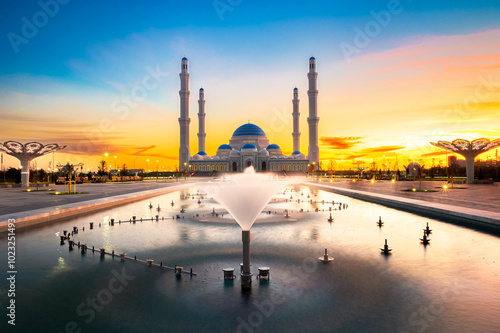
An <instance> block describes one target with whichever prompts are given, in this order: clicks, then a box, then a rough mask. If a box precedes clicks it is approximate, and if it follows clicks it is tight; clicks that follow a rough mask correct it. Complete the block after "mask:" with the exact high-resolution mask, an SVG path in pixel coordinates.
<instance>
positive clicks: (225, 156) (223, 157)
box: [220, 155, 229, 161]
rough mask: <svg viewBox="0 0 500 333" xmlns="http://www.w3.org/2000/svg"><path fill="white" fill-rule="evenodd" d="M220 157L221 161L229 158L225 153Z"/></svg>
mask: <svg viewBox="0 0 500 333" xmlns="http://www.w3.org/2000/svg"><path fill="white" fill-rule="evenodd" d="M220 159H221V161H227V160H228V159H229V157H227V155H224V156H222V157H221V158H220Z"/></svg>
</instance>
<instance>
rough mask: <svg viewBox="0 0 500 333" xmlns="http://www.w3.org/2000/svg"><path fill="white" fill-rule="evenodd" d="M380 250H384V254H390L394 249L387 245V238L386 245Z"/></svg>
mask: <svg viewBox="0 0 500 333" xmlns="http://www.w3.org/2000/svg"><path fill="white" fill-rule="evenodd" d="M380 251H382V253H383V254H390V252H391V251H392V248H391V247H389V246H388V245H387V239H386V240H385V245H384V247H381V248H380Z"/></svg>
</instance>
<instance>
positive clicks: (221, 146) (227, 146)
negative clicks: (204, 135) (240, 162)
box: [218, 144, 233, 150]
mask: <svg viewBox="0 0 500 333" xmlns="http://www.w3.org/2000/svg"><path fill="white" fill-rule="evenodd" d="M218 149H229V150H232V149H233V148H232V147H231V146H230V145H226V144H223V145H220V146H219V148H218Z"/></svg>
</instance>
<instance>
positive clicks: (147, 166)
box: [146, 158, 149, 171]
mask: <svg viewBox="0 0 500 333" xmlns="http://www.w3.org/2000/svg"><path fill="white" fill-rule="evenodd" d="M146 162H147V163H146V171H149V158H148V159H147V160H146Z"/></svg>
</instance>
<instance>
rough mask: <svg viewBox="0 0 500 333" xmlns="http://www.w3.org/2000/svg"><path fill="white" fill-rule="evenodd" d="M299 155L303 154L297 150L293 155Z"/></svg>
mask: <svg viewBox="0 0 500 333" xmlns="http://www.w3.org/2000/svg"><path fill="white" fill-rule="evenodd" d="M298 154H302V153H301V152H300V151H298V150H296V151H294V152H293V153H292V155H298Z"/></svg>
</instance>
